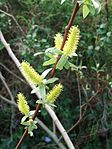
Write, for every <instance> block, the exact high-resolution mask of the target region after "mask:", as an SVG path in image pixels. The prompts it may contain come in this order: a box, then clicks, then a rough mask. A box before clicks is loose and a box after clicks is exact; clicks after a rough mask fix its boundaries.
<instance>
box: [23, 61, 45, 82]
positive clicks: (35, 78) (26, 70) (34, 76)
mask: <svg viewBox="0 0 112 149" xmlns="http://www.w3.org/2000/svg"><path fill="white" fill-rule="evenodd" d="M21 71H22V73H23V74H24V76H25V78H26V79H27V80H28V81H29V82H30V83H31V84H34V85H40V84H41V83H42V81H43V78H42V76H40V75H39V74H38V73H37V72H36V71H35V69H34V68H33V67H32V66H30V64H29V63H28V62H25V61H23V62H22V63H21Z"/></svg>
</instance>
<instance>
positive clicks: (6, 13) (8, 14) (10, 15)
mask: <svg viewBox="0 0 112 149" xmlns="http://www.w3.org/2000/svg"><path fill="white" fill-rule="evenodd" d="M0 12H1V13H4V14H5V15H7V16H9V17H11V18H12V19H13V20H14V22H15V23H16V25H17V26H18V28H19V30H20V31H21V33H22V34H23V36H24V37H25V32H24V31H23V29H22V28H21V26H20V25H19V23H18V22H17V20H16V18H15V17H14V16H13V15H12V14H10V13H8V12H5V11H3V10H1V9H0Z"/></svg>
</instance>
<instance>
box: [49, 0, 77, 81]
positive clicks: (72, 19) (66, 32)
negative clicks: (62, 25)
mask: <svg viewBox="0 0 112 149" xmlns="http://www.w3.org/2000/svg"><path fill="white" fill-rule="evenodd" d="M78 9H79V3H78V2H76V4H75V6H74V9H73V12H72V15H71V18H70V21H69V23H68V25H67V27H66V29H65V34H64V39H63V42H62V45H61V48H60V50H61V51H62V50H63V47H64V45H65V42H66V40H67V35H68V32H69V30H70V27H71V26H72V24H73V21H74V19H75V16H76V13H77V11H78ZM59 60H60V56H58V58H57V61H56V63H55V64H54V67H53V70H52V72H51V78H52V77H53V76H54V74H55V70H56V65H57V63H58V61H59Z"/></svg>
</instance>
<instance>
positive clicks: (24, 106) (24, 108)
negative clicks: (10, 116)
mask: <svg viewBox="0 0 112 149" xmlns="http://www.w3.org/2000/svg"><path fill="white" fill-rule="evenodd" d="M17 97H18V101H17V103H18V108H19V111H20V112H21V113H22V114H24V115H27V114H28V113H29V111H30V108H29V105H28V103H27V101H26V98H25V96H24V95H23V94H22V93H19V94H18V95H17Z"/></svg>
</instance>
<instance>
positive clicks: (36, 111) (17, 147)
mask: <svg viewBox="0 0 112 149" xmlns="http://www.w3.org/2000/svg"><path fill="white" fill-rule="evenodd" d="M40 108H41V105H40V104H38V105H37V106H36V110H35V113H34V114H33V116H32V119H33V120H34V119H35V118H36V116H37V114H38V112H39V109H40ZM27 134H28V128H27V129H26V130H25V131H24V133H23V135H22V137H21V139H20V140H19V142H18V144H17V145H16V148H15V149H19V146H20V145H21V144H22V142H23V141H24V139H25V138H26V136H27Z"/></svg>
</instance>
